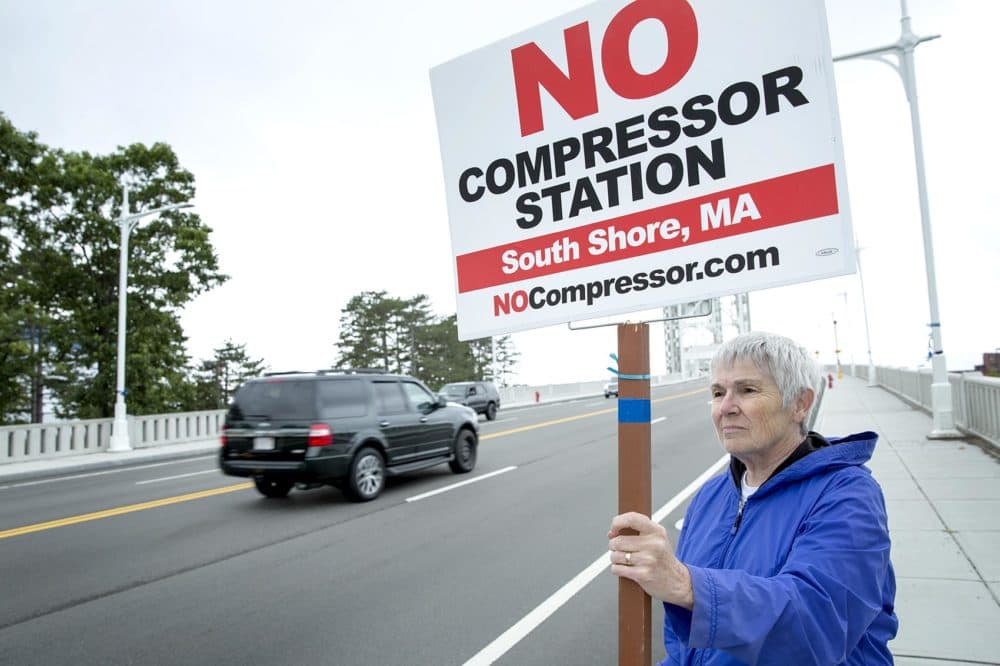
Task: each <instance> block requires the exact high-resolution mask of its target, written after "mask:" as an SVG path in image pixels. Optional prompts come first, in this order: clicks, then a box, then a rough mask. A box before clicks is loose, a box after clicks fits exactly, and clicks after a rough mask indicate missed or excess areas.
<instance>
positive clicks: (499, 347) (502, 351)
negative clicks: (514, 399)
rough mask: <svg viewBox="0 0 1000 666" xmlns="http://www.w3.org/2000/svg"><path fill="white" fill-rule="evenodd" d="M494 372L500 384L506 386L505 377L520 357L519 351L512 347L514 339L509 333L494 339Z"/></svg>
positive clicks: (495, 378)
mask: <svg viewBox="0 0 1000 666" xmlns="http://www.w3.org/2000/svg"><path fill="white" fill-rule="evenodd" d="M494 349H495V356H496V373H497V376H496V377H494V381H496V382H497V383H498V384H500V386H507V377H508V376H509V375H510V374H511V373H513V371H514V366H516V365H517V362H518V359H519V358H521V352H519V351H517V350H516V349H515V348H514V341H513V340H511V338H510V336H509V335H503V336H500V337H499V338H497V339H496V345H495V348H494Z"/></svg>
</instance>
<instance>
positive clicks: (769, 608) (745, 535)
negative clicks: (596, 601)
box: [608, 333, 898, 666]
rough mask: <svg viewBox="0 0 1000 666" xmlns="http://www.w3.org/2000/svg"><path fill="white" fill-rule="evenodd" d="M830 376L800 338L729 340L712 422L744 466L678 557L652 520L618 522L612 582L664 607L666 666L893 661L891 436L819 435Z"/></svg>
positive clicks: (721, 485)
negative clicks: (810, 426)
mask: <svg viewBox="0 0 1000 666" xmlns="http://www.w3.org/2000/svg"><path fill="white" fill-rule="evenodd" d="M820 381H822V380H821V375H820V373H819V370H818V368H817V366H816V364H815V362H814V361H813V360H812V359H811V358H810V356H809V355H808V353H807V352H806V351H805V350H804V349H802V348H801V347H799V346H798V345H797V344H795V343H794V342H793V341H792V340H789V339H788V338H785V337H781V336H776V335H771V334H767V333H749V334H746V335H741V336H739V337H737V338H735V339H734V340H731V341H729V342H727V343H725V344H723V345H722V347H721V348H720V349H719V350H718V352H717V353H716V355H715V357H714V358H713V360H712V384H711V393H712V420H713V421H714V423H715V427H716V432H717V433H718V436H719V439H720V441H721V442H722V445H723V447H724V448H725V449H726V451H728V452H729V454H730V464H729V468H728V470H727V471H726V472H725V473H723V474H721V475H719V476H716V477H714V478H713V479H710V480H709V481H708V482H707V483H706V484H705V485H704V486H703V487H702V488H701V490H699V491H698V493H697V495H696V496H695V498H694V500H693V501H692V502H691V505H690V506H689V507H688V510H687V514H686V516H685V518H684V527H683V531H682V532H681V535H680V540H679V542H678V545H677V552H676V555H675V553H674V549H673V547H672V546H671V543H670V540H669V538H668V537H667V532H666V530H665V529H664V528H663V527H662V526H661V525H659V524H658V523H654V522H653V521H652V520H650V519H649V518H647V517H646V516H643V515H641V514H638V513H627V514H622V515H619V516H616V517H615V518H614V519H613V520H612V522H611V530H610V532H608V539H609V542H608V545H609V549H610V550H611V555H610V557H611V562H612V567H611V571H612V573H614V574H615V575H617V576H621V577H623V578H628V579H631V580H634V581H635V582H637V583H638V584H639V585H641V586H642V588H643V589H644V590H645V591H646V592H647V593H648V594H649V595H650V596H652V597H655V598H657V599H660V600H662V601H663V602H664V604H663V606H664V611H665V612H664V631H663V634H664V643H665V647H666V651H667V658H666V660H665V661H664V662H663V663H664V664H699V665H701V664H705V665H706V666H710V665H714V664H744V663H745V664H781V665H785V664H789V665H795V666H802V665H805V664H858V665H861V664H864V665H866V666H868V665H871V664H891V663H893V662H892V655H891V654H890V652H889V649H888V647H887V643H888V642H889V641H890V640H891V639H892V638H893V637H894V636H895V635H896V630H897V628H898V621H897V618H896V615H895V613H894V610H893V605H894V600H895V596H896V580H895V575H894V573H893V568H892V564H891V562H890V560H889V549H890V543H889V531H888V526H887V519H886V511H885V501H884V498H883V496H882V489H881V488H880V487H879V485H878V483H876V481H875V480H874V479H873V478H872V476H871V473H870V471H869V470H868V468H866V467H865V466H864V465H865V463H866V462H867V461H868V460H869V459H870V458H871V455H872V452H873V451H874V448H875V441H876V439H877V438H878V436H877V435H876V434H875V433H872V432H863V433H859V434H855V435H850V436H848V437H843V438H830V439H825V438H824V437H822V436H821V435H819V434H817V433H815V432H807V427H806V423H807V420H808V416H809V413H810V411H811V410H812V408H813V402H814V400H815V396H816V387H818V385H819V382H820ZM627 530H635V531H636V532H637V533H638V535H631V536H630V534H633V533H631V532H627Z"/></svg>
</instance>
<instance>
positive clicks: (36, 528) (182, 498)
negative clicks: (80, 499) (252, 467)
mask: <svg viewBox="0 0 1000 666" xmlns="http://www.w3.org/2000/svg"><path fill="white" fill-rule="evenodd" d="M247 488H253V484H252V483H237V484H235V485H232V486H223V487H222V488H212V489H211V490H201V491H199V492H196V493H188V494H187V495H175V496H174V497H164V498H163V499H158V500H153V501H151V502H141V503H139V504H129V505H127V506H120V507H117V508H114V509H105V510H104V511H95V512H93V513H84V514H81V515H79V516H70V517H68V518H59V519H58V520H49V521H47V522H44V523H35V524H34V525H25V526H24V527H15V528H13V529H9V530H3V531H0V539H7V538H10V537H15V536H20V535H21V534H31V533H32V532H41V531H43V530H51V529H54V528H56V527H65V526H67V525H76V524H77V523H86V522H90V521H91V520H100V519H101V518H110V517H112V516H120V515H122V514H125V513H132V512H134V511H145V510H146V509H155V508H156V507H159V506H169V505H171V504H178V503H180V502H190V501H191V500H196V499H202V498H203V497H212V496H213V495H223V494H225V493H231V492H235V491H237V490H246V489H247Z"/></svg>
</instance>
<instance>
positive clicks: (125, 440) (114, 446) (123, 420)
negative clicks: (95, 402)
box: [108, 185, 191, 452]
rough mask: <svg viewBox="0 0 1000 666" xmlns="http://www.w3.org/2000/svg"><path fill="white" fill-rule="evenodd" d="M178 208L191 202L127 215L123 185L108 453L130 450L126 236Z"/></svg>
mask: <svg viewBox="0 0 1000 666" xmlns="http://www.w3.org/2000/svg"><path fill="white" fill-rule="evenodd" d="M178 208H191V204H189V203H182V204H170V205H169V206H160V207H159V208H154V209H152V210H144V211H140V212H138V213H135V214H132V215H130V214H129V205H128V185H122V216H121V217H120V218H118V220H117V222H118V226H119V228H120V229H121V241H120V242H119V262H118V373H117V374H118V376H117V379H116V381H115V388H116V390H115V421H114V425H113V426H112V428H111V442H110V444H109V445H108V451H111V452H118V451H130V450H131V449H132V443H131V442H130V441H129V436H128V413H127V412H126V410H125V292H126V290H127V289H128V235H129V233H131V232H132V230H133V229H135V227H136V225H138V224H139V219H140V218H143V217H145V216H147V215H153V214H154V213H163V212H166V211H168V210H177V209H178Z"/></svg>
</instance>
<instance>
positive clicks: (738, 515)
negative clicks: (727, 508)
mask: <svg viewBox="0 0 1000 666" xmlns="http://www.w3.org/2000/svg"><path fill="white" fill-rule="evenodd" d="M746 505H747V500H746V498H745V497H743V495H742V494H741V495H740V508H739V509H737V510H736V520H735V521H734V522H733V526H732V528H730V530H729V534H730V535H731V536H736V533H737V532H738V531H739V529H740V523H742V522H743V507H745V506H746ZM726 550H728V548H727V549H726Z"/></svg>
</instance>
